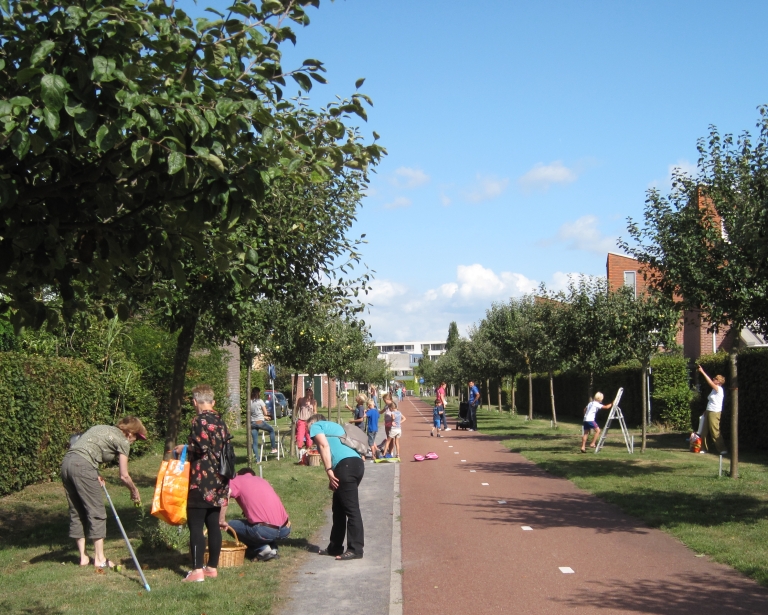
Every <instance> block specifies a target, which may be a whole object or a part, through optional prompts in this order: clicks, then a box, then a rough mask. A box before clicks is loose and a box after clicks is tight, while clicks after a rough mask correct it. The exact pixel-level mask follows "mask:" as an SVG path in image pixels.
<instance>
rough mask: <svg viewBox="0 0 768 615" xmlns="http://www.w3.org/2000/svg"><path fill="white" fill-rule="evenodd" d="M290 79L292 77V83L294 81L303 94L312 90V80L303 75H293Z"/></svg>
mask: <svg viewBox="0 0 768 615" xmlns="http://www.w3.org/2000/svg"><path fill="white" fill-rule="evenodd" d="M291 77H293V79H294V81H296V83H298V84H299V87H301V89H302V90H304V91H305V92H309V91H310V90H311V89H312V80H311V79H310V78H309V77H307V76H306V75H305V74H304V73H293V75H291Z"/></svg>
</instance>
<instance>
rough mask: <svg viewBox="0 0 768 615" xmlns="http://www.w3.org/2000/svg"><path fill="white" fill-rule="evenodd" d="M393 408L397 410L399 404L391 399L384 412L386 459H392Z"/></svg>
mask: <svg viewBox="0 0 768 615" xmlns="http://www.w3.org/2000/svg"><path fill="white" fill-rule="evenodd" d="M392 408H397V402H394V401H392V400H391V399H390V401H389V403H388V404H387V406H386V410H384V431H385V432H386V433H387V440H386V442H384V458H385V459H392V450H391V443H392V436H391V434H390V431H391V430H392Z"/></svg>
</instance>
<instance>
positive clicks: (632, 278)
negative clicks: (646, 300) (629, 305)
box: [624, 271, 637, 297]
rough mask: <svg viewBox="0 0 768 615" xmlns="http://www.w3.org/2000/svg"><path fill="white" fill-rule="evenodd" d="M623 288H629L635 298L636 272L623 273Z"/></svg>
mask: <svg viewBox="0 0 768 615" xmlns="http://www.w3.org/2000/svg"><path fill="white" fill-rule="evenodd" d="M624 286H629V287H630V288H631V289H632V294H633V295H634V296H635V297H637V272H635V271H625V272H624Z"/></svg>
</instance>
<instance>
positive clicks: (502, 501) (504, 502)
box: [499, 500, 507, 504]
mask: <svg viewBox="0 0 768 615" xmlns="http://www.w3.org/2000/svg"><path fill="white" fill-rule="evenodd" d="M506 503H507V501H506V500H499V504H506Z"/></svg>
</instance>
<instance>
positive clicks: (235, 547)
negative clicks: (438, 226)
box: [204, 526, 248, 568]
mask: <svg viewBox="0 0 768 615" xmlns="http://www.w3.org/2000/svg"><path fill="white" fill-rule="evenodd" d="M226 531H227V532H229V533H230V534H232V537H233V538H234V539H235V541H234V542H232V541H231V540H224V541H222V543H221V555H219V568H235V567H237V566H242V565H243V563H244V562H245V550H246V549H247V548H248V547H246V546H245V545H244V544H243V543H241V542H240V541H239V540H238V539H237V533H236V532H235V530H233V529H232V528H231V527H229V526H227V530H226ZM204 561H205V563H206V565H207V564H208V549H207V548H206V549H205V556H204Z"/></svg>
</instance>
